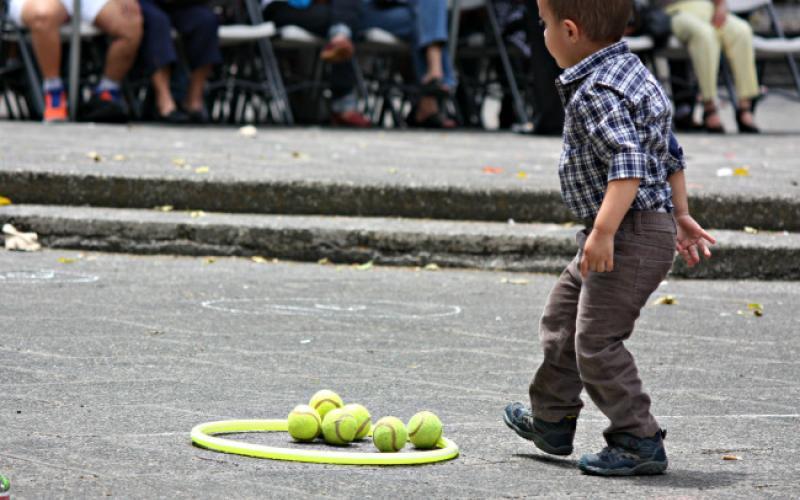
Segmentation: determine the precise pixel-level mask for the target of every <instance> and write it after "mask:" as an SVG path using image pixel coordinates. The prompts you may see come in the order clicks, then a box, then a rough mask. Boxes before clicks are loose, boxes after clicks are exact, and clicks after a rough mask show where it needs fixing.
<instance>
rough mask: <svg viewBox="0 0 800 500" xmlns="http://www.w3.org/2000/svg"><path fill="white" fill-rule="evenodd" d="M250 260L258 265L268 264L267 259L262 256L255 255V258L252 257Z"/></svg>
mask: <svg viewBox="0 0 800 500" xmlns="http://www.w3.org/2000/svg"><path fill="white" fill-rule="evenodd" d="M250 260H252V261H253V262H255V263H256V264H266V263H267V262H268V261H267V259H265V258H264V257H261V256H260V255H254V256H252V257H250Z"/></svg>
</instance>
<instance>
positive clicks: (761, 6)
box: [728, 0, 800, 97]
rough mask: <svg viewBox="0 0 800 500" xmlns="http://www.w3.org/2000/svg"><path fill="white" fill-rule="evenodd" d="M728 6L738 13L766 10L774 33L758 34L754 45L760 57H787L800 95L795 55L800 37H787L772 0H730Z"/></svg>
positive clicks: (799, 50) (799, 49) (799, 73)
mask: <svg viewBox="0 0 800 500" xmlns="http://www.w3.org/2000/svg"><path fill="white" fill-rule="evenodd" d="M728 8H729V9H730V11H731V12H733V13H736V14H751V13H754V12H757V11H760V10H763V11H765V12H766V14H767V16H768V18H769V21H770V26H771V28H772V33H771V35H772V36H770V37H769V38H765V37H761V36H758V35H757V36H756V37H755V38H754V40H753V47H754V48H755V50H756V57H757V58H759V59H776V58H777V59H780V58H781V57H783V58H785V60H786V63H787V64H788V66H789V70H790V72H791V74H792V78H793V79H794V84H795V88H796V89H797V94H798V97H800V71H798V67H797V61H796V60H795V56H796V55H798V54H800V38H786V35H785V34H784V31H783V28H782V27H781V23H780V20H779V19H778V14H777V12H776V11H775V5H774V4H773V3H772V0H728Z"/></svg>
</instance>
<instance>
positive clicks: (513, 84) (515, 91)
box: [486, 0, 530, 124]
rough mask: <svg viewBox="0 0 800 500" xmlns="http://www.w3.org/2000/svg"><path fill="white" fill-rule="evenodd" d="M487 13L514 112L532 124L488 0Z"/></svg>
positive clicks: (492, 7) (490, 2) (495, 15)
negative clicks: (509, 90)
mask: <svg viewBox="0 0 800 500" xmlns="http://www.w3.org/2000/svg"><path fill="white" fill-rule="evenodd" d="M486 11H487V13H488V14H489V22H490V23H491V25H492V32H493V33H494V38H495V43H496V44H497V51H498V53H499V54H500V61H501V63H502V64H503V71H504V72H505V74H506V79H507V80H508V86H509V88H510V89H511V97H512V99H513V100H514V110H515V111H516V113H517V118H518V119H519V120H520V122H521V123H522V124H528V123H530V119H529V118H528V112H527V111H526V110H525V103H524V102H523V100H522V95H521V94H520V92H519V87H518V86H517V79H516V78H515V77H514V70H513V68H512V67H511V60H510V59H509V58H508V51H507V50H506V46H505V42H504V41H503V33H502V32H501V31H500V24H499V23H498V22H497V14H496V13H495V11H494V2H492V0H486Z"/></svg>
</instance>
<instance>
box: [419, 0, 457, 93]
mask: <svg viewBox="0 0 800 500" xmlns="http://www.w3.org/2000/svg"><path fill="white" fill-rule="evenodd" d="M415 3H416V8H417V16H416V21H417V33H418V35H417V48H418V49H419V50H420V51H421V52H422V53H423V54H424V59H417V61H418V63H423V65H424V69H422V68H421V69H420V74H421V75H422V77H421V81H422V83H426V82H429V81H432V80H437V79H438V80H441V81H442V83H443V84H444V85H445V86H446V87H448V88H450V89H452V88H453V87H454V86H455V84H456V82H455V74H454V73H453V70H452V64H450V63H451V61H450V60H449V54H448V51H447V41H448V24H447V0H425V1H422V2H415Z"/></svg>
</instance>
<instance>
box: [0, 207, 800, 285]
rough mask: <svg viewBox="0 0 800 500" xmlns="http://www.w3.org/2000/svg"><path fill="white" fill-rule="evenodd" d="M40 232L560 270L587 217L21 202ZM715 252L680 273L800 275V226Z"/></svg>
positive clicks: (88, 239)
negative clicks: (288, 212)
mask: <svg viewBox="0 0 800 500" xmlns="http://www.w3.org/2000/svg"><path fill="white" fill-rule="evenodd" d="M5 222H9V223H12V224H14V225H15V226H16V227H17V228H18V229H20V230H26V231H34V232H36V233H38V234H39V238H40V240H41V242H42V243H43V244H44V245H45V246H48V247H51V248H70V249H84V250H94V251H108V252H126V253H141V254H179V255H225V256H256V255H258V256H264V257H270V258H279V259H287V260H298V261H316V260H319V259H323V258H326V259H329V260H330V261H332V262H340V263H365V262H369V261H372V262H374V263H375V264H385V265H404V266H425V265H428V264H431V263H435V264H437V265H439V266H442V267H461V268H475V269H491V270H507V271H528V272H560V271H561V270H562V269H563V267H564V266H565V265H566V263H568V262H569V260H570V259H571V258H572V257H573V256H574V254H575V251H576V246H575V240H574V235H575V232H577V230H579V229H580V227H579V226H574V227H573V226H571V225H569V224H566V225H558V224H519V223H515V224H509V223H492V222H464V221H442V220H420V219H398V218H363V217H326V216H276V215H258V214H255V215H254V214H226V213H202V212H183V211H177V212H176V211H172V212H166V213H165V212H160V211H157V210H152V209H151V210H138V209H114V208H94V207H59V206H49V205H47V206H45V205H11V206H6V207H2V208H0V223H5ZM713 234H714V235H715V237H716V238H717V239H718V241H719V243H718V245H717V246H716V247H715V248H714V254H715V256H714V258H713V259H712V260H711V261H709V262H707V263H705V264H703V265H702V266H699V267H697V268H694V269H687V268H686V267H685V266H684V265H683V264H682V263H680V262H679V263H678V264H677V265H676V266H675V268H674V271H673V274H675V275H678V276H684V277H695V278H715V279H741V278H752V279H780V280H793V279H800V234H796V233H785V232H777V233H763V232H761V233H757V234H748V233H745V232H742V231H724V230H719V231H713Z"/></svg>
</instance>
